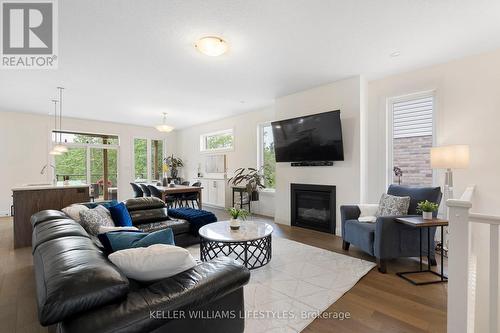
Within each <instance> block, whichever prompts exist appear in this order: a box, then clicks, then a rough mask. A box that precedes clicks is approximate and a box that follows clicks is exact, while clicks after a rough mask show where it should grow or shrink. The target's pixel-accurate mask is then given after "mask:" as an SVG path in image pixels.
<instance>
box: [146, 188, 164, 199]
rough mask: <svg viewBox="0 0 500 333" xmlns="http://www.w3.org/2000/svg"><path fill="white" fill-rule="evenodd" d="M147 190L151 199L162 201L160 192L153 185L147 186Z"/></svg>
mask: <svg viewBox="0 0 500 333" xmlns="http://www.w3.org/2000/svg"><path fill="white" fill-rule="evenodd" d="M148 189H149V192H151V196H152V197H155V198H158V199H162V195H161V192H160V190H159V189H158V187H156V186H154V185H148Z"/></svg>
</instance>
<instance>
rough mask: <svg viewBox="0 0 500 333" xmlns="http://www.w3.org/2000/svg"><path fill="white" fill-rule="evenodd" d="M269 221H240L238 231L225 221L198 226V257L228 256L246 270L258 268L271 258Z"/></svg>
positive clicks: (205, 259)
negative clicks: (199, 240) (199, 239)
mask: <svg viewBox="0 0 500 333" xmlns="http://www.w3.org/2000/svg"><path fill="white" fill-rule="evenodd" d="M272 233H273V227H272V226H271V225H270V224H267V223H264V222H257V221H243V222H241V227H240V229H239V230H231V228H230V227H229V221H221V222H215V223H210V224H207V225H205V226H203V227H201V228H200V230H199V234H200V238H201V242H200V258H201V260H202V261H208V260H212V259H214V258H216V257H222V256H224V257H231V258H233V259H236V260H238V261H239V262H241V263H242V264H243V265H244V266H245V267H247V268H248V269H254V268H259V267H262V266H264V265H265V264H267V263H268V262H269V261H271V234H272Z"/></svg>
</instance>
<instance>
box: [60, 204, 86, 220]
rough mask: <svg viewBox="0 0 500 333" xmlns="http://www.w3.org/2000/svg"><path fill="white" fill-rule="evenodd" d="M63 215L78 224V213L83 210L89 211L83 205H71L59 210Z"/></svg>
mask: <svg viewBox="0 0 500 333" xmlns="http://www.w3.org/2000/svg"><path fill="white" fill-rule="evenodd" d="M61 210H62V212H63V213H65V214H66V215H68V216H69V217H71V218H72V219H73V220H75V221H76V222H80V212H81V211H84V210H89V208H88V207H87V206H84V205H78V204H75V205H71V206H68V207H65V208H63V209H61Z"/></svg>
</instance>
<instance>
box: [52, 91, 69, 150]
mask: <svg viewBox="0 0 500 333" xmlns="http://www.w3.org/2000/svg"><path fill="white" fill-rule="evenodd" d="M57 89H58V90H59V143H58V144H56V146H55V147H54V149H53V150H55V151H58V152H61V153H66V152H68V147H66V146H65V145H63V144H62V110H63V109H62V104H63V96H62V92H63V89H64V88H63V87H57ZM56 143H57V134H56Z"/></svg>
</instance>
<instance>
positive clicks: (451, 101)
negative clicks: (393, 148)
mask: <svg viewBox="0 0 500 333" xmlns="http://www.w3.org/2000/svg"><path fill="white" fill-rule="evenodd" d="M499 87H500V50H497V51H494V52H490V53H486V54H482V55H478V56H473V57H467V58H464V59H461V60H456V61H452V62H449V63H446V64H442V65H437V66H432V67H428V68H425V69H420V70H416V71H412V72H408V73H405V74H400V75H396V76H391V77H388V78H385V79H381V80H376V81H371V82H369V85H368V96H369V97H368V126H367V127H368V142H369V147H368V154H369V156H368V159H369V161H370V163H371V165H370V167H369V168H368V170H367V171H368V175H367V179H368V198H369V199H370V201H373V202H377V201H378V199H379V197H380V194H381V193H382V192H383V191H385V189H386V174H387V163H386V155H387V150H386V136H385V135H386V131H387V126H386V122H387V118H386V102H387V99H388V98H390V97H395V96H401V95H405V94H410V93H415V92H421V91H426V90H435V94H436V144H437V145H446V144H468V145H470V151H471V163H470V166H469V168H468V169H465V170H455V171H454V183H455V193H456V194H458V195H460V194H461V193H462V191H463V190H464V189H465V187H466V186H467V185H469V184H476V190H477V191H476V195H475V198H474V202H473V205H474V210H475V211H478V212H484V213H490V214H500V205H499V204H498V203H499V202H500V192H499V188H500V176H499V175H498V172H499V165H500V150H499V147H500V136H499V135H498V132H499V129H500V122H499V114H500V93H499ZM438 180H439V184H442V183H443V174H442V172H441V173H440V174H439V177H438Z"/></svg>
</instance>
